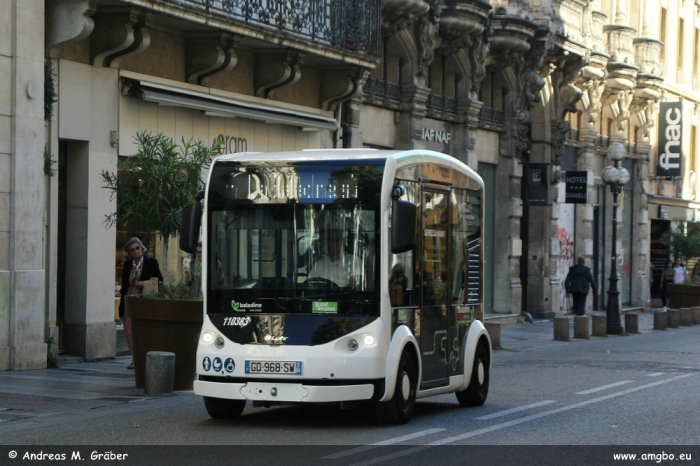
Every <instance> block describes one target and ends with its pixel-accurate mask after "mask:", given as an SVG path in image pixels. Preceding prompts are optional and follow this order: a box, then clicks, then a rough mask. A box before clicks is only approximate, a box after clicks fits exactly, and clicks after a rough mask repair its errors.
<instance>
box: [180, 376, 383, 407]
mask: <svg viewBox="0 0 700 466" xmlns="http://www.w3.org/2000/svg"><path fill="white" fill-rule="evenodd" d="M194 393H195V394H196V395H201V396H207V397H210V398H223V399H228V400H253V401H277V402H301V403H327V402H334V401H356V400H369V399H370V398H372V395H373V394H374V385H372V384H362V385H343V386H319V385H304V384H300V383H284V382H281V383H267V382H248V383H219V382H209V381H203V380H195V381H194Z"/></svg>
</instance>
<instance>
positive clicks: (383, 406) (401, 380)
mask: <svg viewBox="0 0 700 466" xmlns="http://www.w3.org/2000/svg"><path fill="white" fill-rule="evenodd" d="M417 380H418V371H417V370H416V363H415V361H414V360H413V357H412V356H411V355H410V354H409V353H408V352H407V351H404V352H403V354H401V360H400V361H399V370H398V373H397V374H396V387H395V388H394V396H393V397H392V398H391V400H389V401H385V402H380V403H377V418H378V420H379V422H381V423H384V424H406V423H407V422H408V421H409V419H411V416H412V415H413V408H414V407H415V405H416V383H417Z"/></svg>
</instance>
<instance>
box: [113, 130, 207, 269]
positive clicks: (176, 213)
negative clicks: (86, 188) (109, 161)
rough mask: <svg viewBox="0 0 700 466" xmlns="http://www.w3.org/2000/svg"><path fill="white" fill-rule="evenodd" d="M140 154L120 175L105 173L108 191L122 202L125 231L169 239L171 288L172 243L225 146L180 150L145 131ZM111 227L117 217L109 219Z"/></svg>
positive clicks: (185, 145) (187, 144)
mask: <svg viewBox="0 0 700 466" xmlns="http://www.w3.org/2000/svg"><path fill="white" fill-rule="evenodd" d="M135 139H136V142H137V146H138V151H137V152H136V154H135V155H132V156H130V157H128V158H127V159H126V161H125V162H124V166H123V170H122V171H121V172H120V173H118V174H117V173H112V172H108V171H106V170H103V171H102V173H101V174H100V176H101V177H102V180H103V181H104V183H105V186H103V187H104V188H106V189H109V190H110V191H111V199H114V198H115V197H116V198H118V199H119V204H120V206H119V212H118V213H119V216H120V220H121V221H122V222H123V223H124V226H125V227H127V228H129V229H131V230H134V231H142V232H144V233H145V234H149V235H151V234H153V233H156V234H158V236H160V237H161V238H162V239H163V260H162V261H161V263H162V264H163V278H164V280H165V282H166V283H168V241H169V239H170V238H173V237H175V236H177V235H178V234H179V233H180V226H181V224H182V209H183V208H184V207H185V206H186V205H187V204H189V203H191V202H194V198H195V195H196V194H197V191H198V190H199V189H202V187H203V186H204V180H203V179H202V171H203V170H204V169H206V168H209V164H210V163H211V159H212V156H214V155H215V154H216V153H217V152H218V147H219V143H217V142H216V141H214V142H213V143H212V145H211V146H207V145H205V144H204V143H203V142H202V141H201V140H196V141H195V140H194V138H190V140H189V141H185V139H184V138H183V139H182V145H181V146H179V145H178V144H177V143H175V141H174V140H173V139H172V138H170V137H167V136H165V135H164V134H163V133H158V134H155V135H154V134H152V133H151V132H150V131H143V132H140V133H138V134H137V135H136V136H135ZM105 217H106V220H105V223H106V224H107V226H108V227H111V226H112V225H114V224H115V223H116V221H117V212H113V213H111V214H109V215H105Z"/></svg>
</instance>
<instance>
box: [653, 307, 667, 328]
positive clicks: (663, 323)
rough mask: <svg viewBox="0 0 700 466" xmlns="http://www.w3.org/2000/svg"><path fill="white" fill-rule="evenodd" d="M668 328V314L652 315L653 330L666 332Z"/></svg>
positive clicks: (664, 312)
mask: <svg viewBox="0 0 700 466" xmlns="http://www.w3.org/2000/svg"><path fill="white" fill-rule="evenodd" d="M667 328H668V313H667V312H666V311H663V312H655V313H654V330H666V329H667Z"/></svg>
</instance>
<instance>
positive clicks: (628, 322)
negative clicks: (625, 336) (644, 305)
mask: <svg viewBox="0 0 700 466" xmlns="http://www.w3.org/2000/svg"><path fill="white" fill-rule="evenodd" d="M625 332H627V333H639V314H637V313H636V312H628V313H625Z"/></svg>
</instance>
